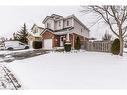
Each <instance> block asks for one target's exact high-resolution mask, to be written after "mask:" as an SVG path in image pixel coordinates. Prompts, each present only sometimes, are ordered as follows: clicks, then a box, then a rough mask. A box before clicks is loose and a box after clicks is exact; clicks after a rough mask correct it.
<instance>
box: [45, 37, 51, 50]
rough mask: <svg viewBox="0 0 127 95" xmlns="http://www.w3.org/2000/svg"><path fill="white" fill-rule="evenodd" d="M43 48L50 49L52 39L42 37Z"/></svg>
mask: <svg viewBox="0 0 127 95" xmlns="http://www.w3.org/2000/svg"><path fill="white" fill-rule="evenodd" d="M44 49H52V39H44Z"/></svg>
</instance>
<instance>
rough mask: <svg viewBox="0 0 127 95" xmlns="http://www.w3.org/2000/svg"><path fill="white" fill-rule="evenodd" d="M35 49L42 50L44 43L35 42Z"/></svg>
mask: <svg viewBox="0 0 127 95" xmlns="http://www.w3.org/2000/svg"><path fill="white" fill-rule="evenodd" d="M33 48H34V49H40V48H42V41H34V42H33Z"/></svg>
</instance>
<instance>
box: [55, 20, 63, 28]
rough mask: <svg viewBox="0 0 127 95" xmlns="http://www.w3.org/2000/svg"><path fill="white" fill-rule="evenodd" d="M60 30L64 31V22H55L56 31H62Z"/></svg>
mask: <svg viewBox="0 0 127 95" xmlns="http://www.w3.org/2000/svg"><path fill="white" fill-rule="evenodd" d="M59 24H60V25H59ZM60 29H63V20H58V21H56V22H55V30H60Z"/></svg>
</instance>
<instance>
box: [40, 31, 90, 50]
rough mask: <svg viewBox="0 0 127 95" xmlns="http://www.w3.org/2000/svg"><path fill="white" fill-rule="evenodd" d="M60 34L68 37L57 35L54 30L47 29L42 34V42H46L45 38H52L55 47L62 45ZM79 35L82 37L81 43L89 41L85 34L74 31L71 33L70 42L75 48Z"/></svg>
mask: <svg viewBox="0 0 127 95" xmlns="http://www.w3.org/2000/svg"><path fill="white" fill-rule="evenodd" d="M60 36H64V37H65V39H66V35H55V34H54V33H53V32H50V31H45V32H44V33H43V34H42V42H43V43H44V39H52V41H53V42H52V44H53V45H52V46H53V47H60ZM77 37H79V38H80V41H81V44H83V43H84V41H88V40H87V39H85V38H84V37H83V36H81V35H77V34H75V33H72V34H70V35H69V39H70V42H71V44H72V48H74V46H75V43H76V39H77ZM43 45H44V44H43Z"/></svg>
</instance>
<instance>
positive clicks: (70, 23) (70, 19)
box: [64, 18, 73, 28]
mask: <svg viewBox="0 0 127 95" xmlns="http://www.w3.org/2000/svg"><path fill="white" fill-rule="evenodd" d="M72 19H73V18H68V19H66V20H64V28H67V27H71V26H73V20H72ZM67 21H69V26H67Z"/></svg>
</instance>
